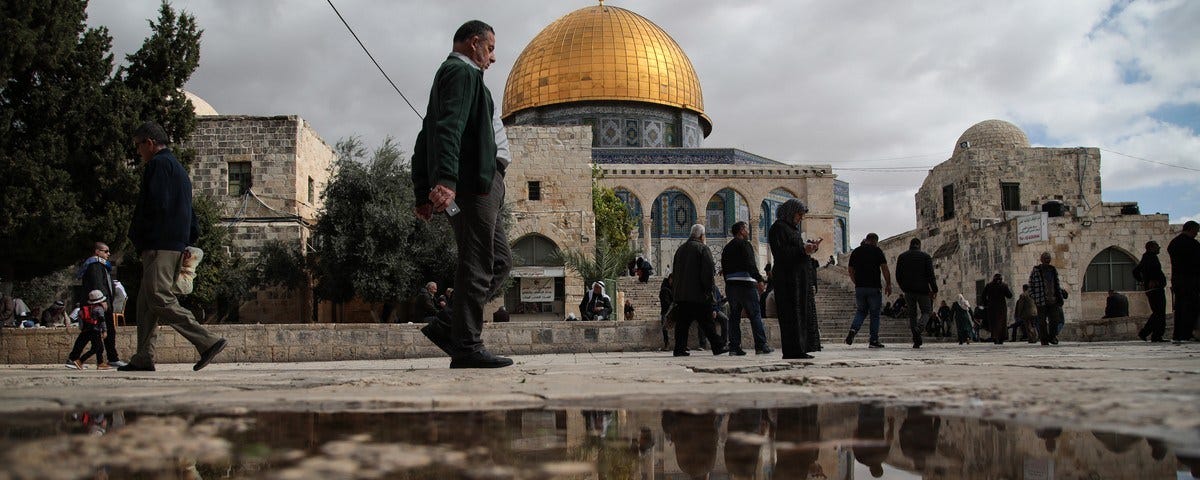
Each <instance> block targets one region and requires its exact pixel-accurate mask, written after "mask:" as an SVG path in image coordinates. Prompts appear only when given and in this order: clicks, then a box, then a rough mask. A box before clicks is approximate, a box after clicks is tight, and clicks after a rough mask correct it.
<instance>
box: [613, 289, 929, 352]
mask: <svg viewBox="0 0 1200 480" xmlns="http://www.w3.org/2000/svg"><path fill="white" fill-rule="evenodd" d="M661 283H662V277H660V276H653V277H650V279H649V282H647V283H639V282H638V281H637V279H636V278H633V277H621V278H620V279H618V280H617V285H618V289H619V291H620V292H622V293H623V294H624V296H625V298H626V299H628V300H629V301H630V303H632V304H633V308H634V311H635V314H634V317H635V319H636V320H651V319H657V318H658V314H659V303H658V289H659V286H660V285H661ZM721 287H724V285H723V284H722V285H721ZM816 299H817V319H818V321H819V322H820V326H821V327H820V328H821V341H822V343H823V344H826V345H829V344H833V343H837V344H841V342H842V341H843V340H844V339H845V338H846V332H847V331H849V330H850V324H851V323H852V322H853V320H854V308H855V307H854V291H853V290H852V289H851V288H850V287H848V286H847V284H846V283H844V282H840V281H838V280H837V276H836V272H834V273H833V274H829V273H824V272H823V273H822V274H821V275H818V276H817V295H816ZM615 301H616V299H615V298H614V303H615ZM767 316H768V318H767V319H766V323H767V325H768V327H769V326H771V325H772V324H775V325H777V324H776V323H775V318H774V317H775V309H774V307H773V305H771V306H768V309H767ZM869 323H870V320H869V319H868V320H866V321H864V322H863V327H862V329H861V331H860V332H859V335H858V336H857V337H855V346H858V345H860V344H862V345H865V343H866V341H867V339H868V337H869V332H868V328H869V326H868V324H869ZM879 323H880V325H879V339H880V341H881V342H883V343H884V344H885V345H887V344H896V346H907V345H909V344H911V342H912V335H911V334H909V332H908V320H907V319H901V318H891V317H887V316H882V317H880V320H879ZM742 328H743V330H742V331H743V336H744V337H746V338H749V336H750V326H749V322H748V321H746V320H743V321H742ZM942 340H943V339H937V338H930V337H928V336H926V337H925V341H926V342H937V341H942ZM772 344H778V341H773V342H772Z"/></svg>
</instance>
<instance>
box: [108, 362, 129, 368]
mask: <svg viewBox="0 0 1200 480" xmlns="http://www.w3.org/2000/svg"><path fill="white" fill-rule="evenodd" d="M108 365H109V366H111V367H112V368H121V367H124V366H126V365H129V363H127V362H122V361H120V360H117V361H115V362H110V363H109V364H108Z"/></svg>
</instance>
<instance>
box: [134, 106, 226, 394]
mask: <svg viewBox="0 0 1200 480" xmlns="http://www.w3.org/2000/svg"><path fill="white" fill-rule="evenodd" d="M167 141H168V140H167V133H166V132H165V131H163V129H162V127H160V126H158V124H157V123H154V122H146V123H143V124H142V126H140V127H138V129H137V130H135V131H134V132H133V142H134V144H135V146H136V147H137V152H138V155H139V156H141V157H142V161H143V162H145V164H144V170H143V171H142V185H141V190H140V191H139V192H138V199H137V204H136V205H135V206H134V208H133V219H132V221H131V222H130V225H129V239H130V240H132V241H133V246H134V248H136V249H137V252H138V254H139V255H141V259H142V287H141V289H140V290H139V291H138V297H137V353H135V354H134V355H133V357H132V358H130V359H129V363H128V364H126V365H124V366H122V367H120V368H118V369H117V370H122V371H154V341H155V340H156V338H157V336H158V325H159V324H160V323H163V324H167V325H170V326H171V328H174V329H175V331H177V332H179V334H180V335H182V336H183V338H185V339H187V341H188V342H190V343H191V344H192V346H194V347H196V351H197V352H199V353H200V361H198V362H196V365H194V366H192V370H200V369H201V368H204V367H205V366H207V365H208V363H209V362H211V361H212V359H213V357H216V356H217V354H218V353H221V350H224V349H225V343H226V342H225V339H224V338H220V337H217V336H216V335H213V334H212V333H211V332H209V331H208V329H206V328H204V327H203V326H201V325H200V324H199V323H196V318H195V317H193V316H192V312H190V311H188V309H186V308H183V306H181V305H179V299H178V298H176V296H175V292H174V291H172V288H171V286H172V284H174V282H175V275H176V273H178V272H179V267H180V265H181V264H182V263H183V261H184V260H185V259H186V258H188V257H190V256H191V254H190V253H188V252H187V251H186V250H185V248H186V247H187V246H189V245H195V244H196V241H197V240H198V239H199V238H200V224H199V222H198V221H197V220H196V213H195V212H194V211H193V210H192V181H191V179H190V178H188V174H187V170H184V168H183V165H182V164H180V163H179V160H178V159H176V158H175V154H174V153H172V152H171V149H169V148H167Z"/></svg>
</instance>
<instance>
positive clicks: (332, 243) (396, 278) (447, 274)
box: [314, 137, 457, 303]
mask: <svg viewBox="0 0 1200 480" xmlns="http://www.w3.org/2000/svg"><path fill="white" fill-rule="evenodd" d="M334 150H336V151H337V153H338V160H337V163H336V165H335V173H334V175H333V178H332V179H331V180H330V182H329V186H328V187H327V188H326V189H325V192H324V193H323V194H322V195H323V198H324V201H325V208H324V210H322V211H321V212H320V213H319V215H318V219H317V231H316V236H317V239H318V242H317V243H318V247H317V257H318V258H317V261H316V262H315V267H314V269H315V272H314V273H315V275H314V277H315V278H316V281H317V287H316V294H317V296H318V298H321V299H323V300H331V301H334V302H346V301H349V300H350V299H352V298H354V297H356V296H357V297H359V298H361V299H363V300H365V301H367V302H370V303H386V302H399V301H403V300H407V299H408V298H409V297H410V296H411V295H412V294H413V293H414V292H415V291H416V288H417V287H419V286H420V285H421V284H423V283H424V282H425V281H427V280H429V279H435V280H438V279H449V278H452V272H453V269H454V264H455V262H456V257H457V254H456V253H455V249H454V236H453V234H452V233H450V229H449V223H448V222H447V221H446V219H445V218H444V216H441V215H437V216H435V219H434V220H433V221H431V222H429V223H426V222H422V221H420V220H419V219H417V218H416V216H414V215H413V212H412V208H413V192H412V189H413V187H412V177H411V173H410V170H409V167H408V164H407V163H406V162H404V161H403V158H402V154H401V151H400V148H399V147H397V145H396V144H395V142H394V141H393V140H392V139H391V138H388V139H386V140H384V142H383V144H382V145H380V146H379V148H378V149H376V150H375V151H374V153H373V154H372V155H371V158H370V159H369V160H368V159H367V151H366V148H365V147H363V145H362V143H361V141H360V140H359V139H358V138H357V137H352V138H349V139H345V140H342V141H339V142H338V143H337V145H336V146H335V147H334Z"/></svg>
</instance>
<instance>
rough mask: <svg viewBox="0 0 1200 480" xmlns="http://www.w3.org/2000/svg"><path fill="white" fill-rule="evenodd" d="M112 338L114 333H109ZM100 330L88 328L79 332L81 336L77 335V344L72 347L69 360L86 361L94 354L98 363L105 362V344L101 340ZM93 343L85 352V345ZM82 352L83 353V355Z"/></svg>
mask: <svg viewBox="0 0 1200 480" xmlns="http://www.w3.org/2000/svg"><path fill="white" fill-rule="evenodd" d="M109 338H112V335H109ZM100 340H101V339H100V331H99V330H92V329H86V330H82V331H80V332H79V336H77V337H75V346H74V347H72V348H71V354H70V355H68V356H67V360H70V361H72V362H73V361H75V360H79V361H81V362H86V361H87V359H88V358H91V356H92V355H95V356H96V365H100V364H102V363H104V346H103V345H102V343H103V342H101V341H100ZM88 342H91V343H92V348H90V349H88V351H86V352H84V351H83V347H84V346H86V345H87V344H88ZM81 354H82V355H81Z"/></svg>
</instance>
